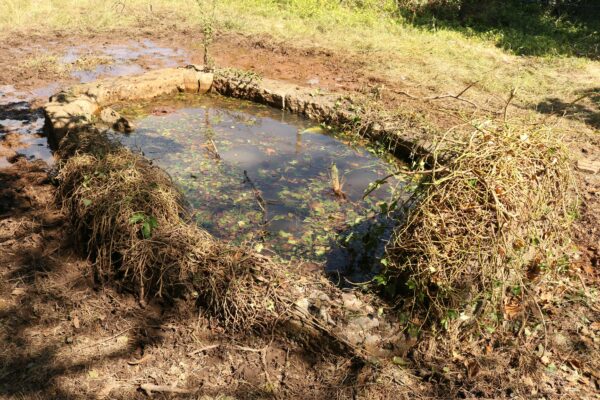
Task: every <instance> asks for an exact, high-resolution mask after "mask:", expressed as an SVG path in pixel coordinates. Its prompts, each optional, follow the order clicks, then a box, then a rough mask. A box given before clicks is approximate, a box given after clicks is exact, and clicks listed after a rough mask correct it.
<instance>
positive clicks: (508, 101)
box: [502, 88, 517, 123]
mask: <svg viewBox="0 0 600 400" xmlns="http://www.w3.org/2000/svg"><path fill="white" fill-rule="evenodd" d="M516 94H517V89H516V88H514V89H513V90H511V91H510V96H508V100H507V101H506V104H505V105H504V111H503V113H502V115H503V117H502V118H503V120H504V123H506V112H507V111H508V106H509V105H510V103H511V102H512V101H513V99H514V98H515V95H516Z"/></svg>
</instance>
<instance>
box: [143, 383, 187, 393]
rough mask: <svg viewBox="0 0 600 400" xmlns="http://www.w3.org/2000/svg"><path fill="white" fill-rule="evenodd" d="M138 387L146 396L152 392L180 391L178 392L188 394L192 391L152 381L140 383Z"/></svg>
mask: <svg viewBox="0 0 600 400" xmlns="http://www.w3.org/2000/svg"><path fill="white" fill-rule="evenodd" d="M140 389H142V390H143V391H144V392H146V394H147V395H148V396H150V395H151V394H152V392H163V393H180V394H189V393H192V392H193V390H190V389H184V388H178V387H174V386H167V385H154V384H152V383H142V384H141V385H140Z"/></svg>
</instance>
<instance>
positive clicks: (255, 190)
mask: <svg viewBox="0 0 600 400" xmlns="http://www.w3.org/2000/svg"><path fill="white" fill-rule="evenodd" d="M244 182H246V183H248V184H249V185H250V187H251V188H252V192H253V193H254V198H255V199H256V202H257V203H258V206H259V207H260V209H261V211H262V212H263V224H266V223H267V221H268V218H267V215H268V214H267V202H266V201H265V199H264V197H263V196H262V194H261V192H260V190H258V188H257V187H256V185H255V184H254V182H252V179H250V177H249V176H248V171H246V170H244Z"/></svg>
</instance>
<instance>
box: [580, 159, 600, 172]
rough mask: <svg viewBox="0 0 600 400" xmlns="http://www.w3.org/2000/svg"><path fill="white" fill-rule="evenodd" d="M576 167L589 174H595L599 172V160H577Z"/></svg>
mask: <svg viewBox="0 0 600 400" xmlns="http://www.w3.org/2000/svg"><path fill="white" fill-rule="evenodd" d="M577 169H578V170H580V171H582V172H587V173H589V174H597V173H598V172H600V161H591V160H585V159H582V160H578V161H577Z"/></svg>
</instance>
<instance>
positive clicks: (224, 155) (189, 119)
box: [118, 96, 401, 261]
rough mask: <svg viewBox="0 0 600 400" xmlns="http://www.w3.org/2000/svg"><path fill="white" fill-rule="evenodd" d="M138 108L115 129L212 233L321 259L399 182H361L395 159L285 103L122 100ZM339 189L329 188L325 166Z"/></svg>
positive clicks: (285, 253)
mask: <svg viewBox="0 0 600 400" xmlns="http://www.w3.org/2000/svg"><path fill="white" fill-rule="evenodd" d="M121 111H122V112H124V113H125V114H126V115H139V114H141V115H144V116H143V117H139V118H137V120H136V121H135V125H136V130H135V131H134V132H133V133H132V134H130V135H126V136H118V137H120V138H121V141H122V142H123V143H124V144H125V145H126V146H128V147H130V148H132V149H137V150H139V151H141V152H143V154H144V155H145V156H146V157H148V158H150V159H152V160H154V162H155V163H156V164H157V165H159V166H160V167H162V168H163V169H165V170H166V171H168V172H169V173H170V174H171V175H172V177H173V178H174V180H175V181H176V182H177V184H178V185H180V187H181V188H182V190H183V192H184V193H185V195H186V197H187V199H188V200H189V202H190V204H191V205H192V207H193V210H194V213H195V218H196V221H197V222H198V224H199V225H200V226H202V227H204V228H206V229H207V230H208V231H210V232H211V233H212V234H214V235H215V236H217V237H219V238H222V239H226V240H232V241H234V242H237V243H239V242H248V241H249V242H251V243H252V245H253V246H255V247H256V248H257V249H258V250H262V251H267V252H268V251H272V252H274V253H276V254H278V255H279V256H281V257H283V258H287V259H297V258H303V259H310V260H315V261H320V260H324V259H325V258H326V255H327V253H328V252H329V251H330V249H331V247H332V246H333V245H334V243H335V240H336V237H337V235H338V233H339V232H341V231H345V230H347V229H348V227H349V226H350V225H352V224H355V223H359V222H360V221H362V220H364V219H365V218H367V217H368V216H370V215H371V216H372V215H373V214H374V212H373V210H374V209H378V204H377V203H379V202H383V201H388V200H389V199H390V196H392V195H393V193H394V191H395V190H400V189H401V187H400V186H399V185H398V184H396V183H392V184H391V185H384V186H383V187H381V188H380V189H377V190H376V191H374V192H373V193H372V194H371V195H370V196H368V197H367V198H366V199H364V200H363V194H364V191H365V189H366V188H367V187H368V185H369V183H371V182H373V181H374V180H376V179H379V178H381V177H383V176H385V175H387V174H389V173H390V171H392V170H395V168H397V163H398V162H397V161H396V160H394V159H391V158H389V156H388V157H387V158H386V157H384V158H381V157H380V156H378V155H376V154H374V153H376V152H375V151H374V150H373V149H370V148H368V147H367V146H366V145H365V143H363V142H361V141H359V140H357V139H356V138H353V139H350V138H348V137H343V136H340V135H334V134H332V133H331V132H328V131H327V130H325V129H323V128H322V127H319V126H315V123H314V122H311V121H308V120H306V119H304V118H301V117H299V116H296V115H291V114H289V113H287V112H283V111H280V110H276V109H272V108H269V107H265V106H261V105H257V104H254V103H249V102H243V101H239V100H233V99H227V98H222V97H218V96H214V97H213V96H203V97H195V98H191V97H186V96H182V97H181V98H180V99H179V101H177V102H173V101H172V100H171V101H166V100H159V101H154V102H153V103H152V104H142V105H140V106H136V107H131V106H128V107H127V108H125V109H122V110H121ZM333 165H335V167H336V168H337V170H338V171H339V177H340V180H341V182H342V184H343V186H342V190H343V192H344V194H345V198H340V197H339V196H336V195H335V194H334V191H333V190H332V179H331V174H332V166H333Z"/></svg>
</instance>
